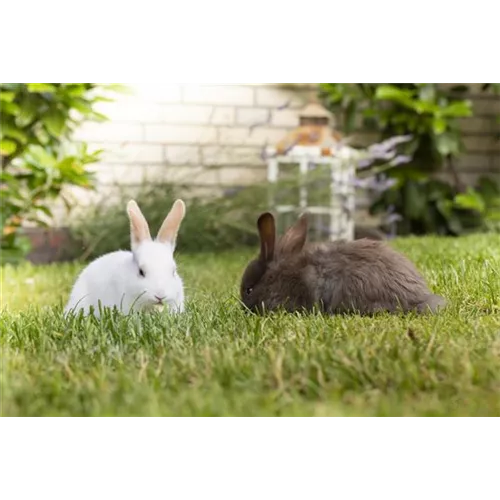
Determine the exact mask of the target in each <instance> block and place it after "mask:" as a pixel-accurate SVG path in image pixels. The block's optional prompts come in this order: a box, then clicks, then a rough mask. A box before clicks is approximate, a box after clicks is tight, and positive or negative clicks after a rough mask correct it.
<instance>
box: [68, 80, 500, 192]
mask: <svg viewBox="0 0 500 500" xmlns="http://www.w3.org/2000/svg"><path fill="white" fill-rule="evenodd" d="M129 86H130V88H131V91H132V92H131V95H128V94H127V95H122V96H119V97H118V98H117V99H116V101H115V102H111V103H101V104H99V108H98V111H100V112H102V113H104V114H105V115H107V116H108V117H109V118H110V121H109V122H105V123H86V124H85V125H84V126H83V127H82V128H81V129H79V130H78V131H77V133H76V138H77V139H81V140H85V141H87V142H89V143H90V144H91V146H93V147H95V148H96V149H97V148H99V149H100V148H103V149H105V150H106V152H105V153H104V155H103V159H102V163H101V164H99V165H97V166H95V167H96V171H97V175H98V179H99V183H100V186H99V187H98V193H101V194H103V195H104V193H108V192H109V189H108V188H109V186H111V185H112V184H115V183H124V184H134V183H140V182H142V181H143V180H147V181H148V182H149V181H151V182H154V181H155V180H162V181H166V180H168V181H176V182H186V181H192V182H193V183H194V184H197V185H200V186H215V185H218V184H220V185H245V184H248V183H250V182H252V180H259V179H263V178H264V174H265V170H264V162H263V160H262V156H261V155H262V149H263V148H264V147H265V146H266V145H268V144H275V143H277V142H278V141H279V140H280V139H282V138H283V136H284V135H285V134H286V132H287V131H289V130H290V129H292V128H294V127H295V126H296V125H297V124H298V116H297V112H298V110H299V109H300V108H301V107H302V106H304V105H305V104H306V103H307V102H308V100H309V99H310V98H311V96H312V95H314V94H315V92H316V91H315V89H314V87H313V86H312V84H301V85H295V86H290V84H286V86H284V84H280V85H276V84H241V85H191V84H189V85H188V84H176V85H170V84H169V85H164V84H130V85H129ZM474 108H475V111H476V113H477V116H476V117H474V118H473V119H467V120H463V122H462V124H461V125H462V129H463V132H464V142H465V145H466V146H467V149H468V153H467V155H465V156H463V157H462V158H460V160H459V161H458V162H457V166H458V168H459V169H460V170H462V171H463V172H464V173H465V174H466V175H469V174H471V173H473V174H477V173H479V172H482V173H495V172H496V173H497V174H498V175H500V160H499V157H500V141H498V140H496V139H495V133H498V132H499V125H498V123H497V122H496V115H497V114H500V101H499V100H496V101H492V100H491V99H484V98H483V97H481V98H476V99H474ZM214 166H215V167H217V168H212V167H214ZM85 196H87V195H85ZM87 198H88V196H87Z"/></svg>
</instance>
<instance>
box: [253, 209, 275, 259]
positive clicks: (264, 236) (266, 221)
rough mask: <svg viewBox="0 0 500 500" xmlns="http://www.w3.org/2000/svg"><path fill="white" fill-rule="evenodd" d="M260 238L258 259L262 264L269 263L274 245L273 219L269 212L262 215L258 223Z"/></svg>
mask: <svg viewBox="0 0 500 500" xmlns="http://www.w3.org/2000/svg"><path fill="white" fill-rule="evenodd" d="M257 227H258V228H259V236H260V259H261V260H262V261H263V262H271V261H272V260H273V259H274V243H275V241H276V227H275V225H274V217H273V215H272V214H270V213H269V212H266V213H264V214H262V215H261V216H260V217H259V219H258V221H257Z"/></svg>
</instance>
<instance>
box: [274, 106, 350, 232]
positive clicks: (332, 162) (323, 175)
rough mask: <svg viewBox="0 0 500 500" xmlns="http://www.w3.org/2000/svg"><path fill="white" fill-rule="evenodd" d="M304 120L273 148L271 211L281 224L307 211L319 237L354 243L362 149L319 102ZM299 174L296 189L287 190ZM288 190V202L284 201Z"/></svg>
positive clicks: (302, 114) (302, 116) (307, 110)
mask: <svg viewBox="0 0 500 500" xmlns="http://www.w3.org/2000/svg"><path fill="white" fill-rule="evenodd" d="M299 120H300V122H299V126H298V127H297V128H296V129H294V130H292V131H291V132H290V133H289V134H288V135H287V136H286V137H284V138H283V140H281V141H280V142H279V143H278V144H277V145H276V146H275V147H269V148H267V178H268V181H269V182H270V183H271V189H270V200H269V203H270V205H271V208H272V209H273V210H274V211H275V212H276V214H277V216H278V220H280V219H283V218H284V217H285V218H286V216H287V214H289V215H290V216H291V217H290V219H293V218H295V217H296V216H297V215H298V214H300V213H302V212H305V211H307V212H308V213H309V214H310V216H309V217H310V228H311V231H312V232H313V235H312V236H313V239H325V236H326V239H329V240H336V239H346V240H352V239H353V237H354V210H355V176H356V162H355V161H354V159H355V156H356V151H355V150H353V149H352V148H349V147H348V146H347V145H345V144H344V143H343V141H342V135H341V134H340V133H339V132H338V131H336V130H334V129H333V128H331V127H330V122H331V115H330V114H329V113H328V111H327V110H326V109H325V108H324V107H323V106H321V105H320V104H319V103H317V102H311V103H310V104H308V105H307V106H306V107H305V108H304V109H303V110H302V111H301V112H300V113H299ZM294 171H295V172H296V174H297V175H296V176H293V177H294V179H296V180H297V182H296V183H295V185H296V189H295V190H293V189H292V190H291V191H289V190H288V191H287V188H285V187H283V186H285V185H286V179H287V178H288V179H290V172H294ZM280 181H285V183H284V184H281V183H280ZM273 185H274V186H273ZM285 192H286V195H285V198H286V199H285V200H283V199H281V200H279V198H280V194H283V193H285ZM290 222H291V220H290ZM280 225H289V224H280Z"/></svg>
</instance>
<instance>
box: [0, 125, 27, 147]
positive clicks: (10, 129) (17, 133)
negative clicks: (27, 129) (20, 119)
mask: <svg viewBox="0 0 500 500" xmlns="http://www.w3.org/2000/svg"><path fill="white" fill-rule="evenodd" d="M1 128H2V138H3V137H10V138H11V139H15V140H16V141H18V142H20V143H21V144H26V143H27V142H28V136H27V135H26V134H25V133H24V132H23V131H22V130H20V129H18V128H17V127H14V126H13V125H12V124H11V123H9V122H6V121H4V120H2V127H1Z"/></svg>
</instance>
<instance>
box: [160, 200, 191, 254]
mask: <svg viewBox="0 0 500 500" xmlns="http://www.w3.org/2000/svg"><path fill="white" fill-rule="evenodd" d="M185 214H186V205H185V204H184V202H183V201H182V200H175V202H174V204H173V205H172V208H171V209H170V212H169V213H168V215H167V217H166V218H165V220H164V221H163V224H162V225H161V228H160V230H159V231H158V236H157V237H156V239H157V240H158V241H159V242H160V243H169V244H170V245H172V247H175V240H176V239H177V233H178V232H179V227H180V226H181V222H182V219H184V215H185Z"/></svg>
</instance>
